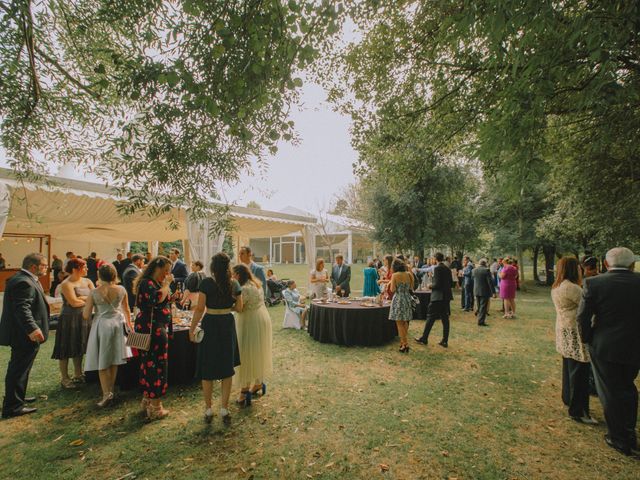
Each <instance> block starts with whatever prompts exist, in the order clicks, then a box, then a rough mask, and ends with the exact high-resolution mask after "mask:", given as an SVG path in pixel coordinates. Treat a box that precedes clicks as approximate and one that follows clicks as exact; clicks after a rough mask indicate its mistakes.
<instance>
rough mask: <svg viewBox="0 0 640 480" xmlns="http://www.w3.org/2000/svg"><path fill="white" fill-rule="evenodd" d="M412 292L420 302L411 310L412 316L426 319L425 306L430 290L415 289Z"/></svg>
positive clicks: (427, 304)
mask: <svg viewBox="0 0 640 480" xmlns="http://www.w3.org/2000/svg"><path fill="white" fill-rule="evenodd" d="M413 294H414V295H415V296H416V297H418V299H419V300H420V304H419V305H418V306H417V308H416V309H415V310H414V312H413V318H415V319H417V320H426V319H427V307H429V302H430V301H431V292H425V291H421V290H416V291H414V292H413Z"/></svg>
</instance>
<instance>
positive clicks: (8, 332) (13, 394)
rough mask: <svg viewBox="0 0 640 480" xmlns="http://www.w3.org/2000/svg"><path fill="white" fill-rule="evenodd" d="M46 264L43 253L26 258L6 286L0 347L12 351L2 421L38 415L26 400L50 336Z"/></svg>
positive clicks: (30, 399)
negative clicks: (33, 371)
mask: <svg viewBox="0 0 640 480" xmlns="http://www.w3.org/2000/svg"><path fill="white" fill-rule="evenodd" d="M46 273H47V260H46V258H45V257H44V256H43V255H42V254H40V253H31V254H29V255H27V256H26V257H24V260H23V261H22V269H21V270H20V271H19V272H18V273H16V274H15V275H14V276H12V277H11V278H10V279H9V280H8V281H7V284H6V287H5V292H4V303H3V307H2V318H0V345H6V346H10V347H11V359H10V360H9V364H8V365H7V375H6V377H5V380H4V383H5V394H4V402H3V403H2V417H3V418H9V417H17V416H20V415H27V414H29V413H33V412H35V411H36V410H37V409H35V408H29V407H26V406H25V403H31V402H34V401H35V400H36V399H35V397H31V398H30V397H27V396H26V393H27V383H28V382H29V372H30V371H31V367H32V366H33V361H34V360H35V359H36V355H37V354H38V350H39V349H40V344H41V343H42V342H44V341H45V340H46V339H47V337H48V335H49V305H48V304H47V302H46V300H45V296H44V295H45V294H44V290H43V288H42V285H41V284H40V281H39V280H38V277H41V276H43V275H46Z"/></svg>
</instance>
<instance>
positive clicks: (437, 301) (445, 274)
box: [415, 252, 453, 348]
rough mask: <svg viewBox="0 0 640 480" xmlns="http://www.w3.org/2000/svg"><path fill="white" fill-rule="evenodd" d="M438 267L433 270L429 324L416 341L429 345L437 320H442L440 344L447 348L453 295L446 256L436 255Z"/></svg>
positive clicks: (428, 314) (428, 312) (428, 315)
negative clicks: (445, 261) (445, 262)
mask: <svg viewBox="0 0 640 480" xmlns="http://www.w3.org/2000/svg"><path fill="white" fill-rule="evenodd" d="M435 257H436V260H437V262H438V265H436V267H435V268H434V269H433V281H432V283H431V301H430V302H429V307H428V308H427V322H426V324H425V326H424V332H422V336H421V337H419V338H416V339H415V341H416V342H418V343H421V344H423V345H426V344H427V343H429V333H431V329H432V328H433V324H434V323H435V322H436V320H438V319H440V320H442V341H441V342H440V343H439V344H438V345H440V346H442V347H445V348H447V347H448V346H449V315H450V314H451V305H450V302H451V300H453V294H452V293H451V269H450V268H449V267H447V266H446V265H445V264H444V255H443V254H442V253H440V252H438V253H436V255H435Z"/></svg>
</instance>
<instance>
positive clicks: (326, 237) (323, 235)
mask: <svg viewBox="0 0 640 480" xmlns="http://www.w3.org/2000/svg"><path fill="white" fill-rule="evenodd" d="M329 214H330V213H329V208H328V207H327V206H326V205H320V206H319V208H318V223H317V225H316V230H317V232H318V234H319V235H320V239H321V240H322V246H324V247H327V248H328V249H329V262H330V263H333V246H334V245H335V243H336V240H337V239H338V236H337V235H335V234H334V233H333V228H332V227H331V223H332V221H331V219H330V218H329Z"/></svg>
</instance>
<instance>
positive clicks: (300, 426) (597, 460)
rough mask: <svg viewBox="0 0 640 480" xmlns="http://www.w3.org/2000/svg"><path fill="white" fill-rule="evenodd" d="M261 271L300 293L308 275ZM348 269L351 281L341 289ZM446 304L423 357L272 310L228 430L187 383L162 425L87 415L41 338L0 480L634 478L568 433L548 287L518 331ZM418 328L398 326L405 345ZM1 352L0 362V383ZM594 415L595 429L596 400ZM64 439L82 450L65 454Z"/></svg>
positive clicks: (5, 440)
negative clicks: (331, 338)
mask: <svg viewBox="0 0 640 480" xmlns="http://www.w3.org/2000/svg"><path fill="white" fill-rule="evenodd" d="M275 270H276V275H278V276H279V277H281V278H284V277H292V278H296V279H297V280H298V283H299V284H300V286H303V285H305V284H306V281H305V280H304V279H305V278H306V274H307V271H306V270H307V268H306V266H277V267H276V268H275ZM361 270H362V267H361V266H360V265H358V266H356V267H354V272H353V281H352V286H353V288H354V289H360V288H361V285H362V280H361V278H362V277H361ZM358 282H359V283H358ZM458 305H459V297H456V299H455V300H454V302H453V303H452V307H453V308H452V309H453V311H454V314H453V317H452V333H451V338H450V348H449V349H448V350H444V349H442V348H440V347H438V346H437V345H435V343H436V342H435V340H438V338H439V335H440V332H441V327H440V324H437V325H436V327H435V328H434V332H433V340H434V341H433V342H432V344H430V345H429V346H428V347H420V346H418V345H416V348H412V351H411V353H410V354H409V355H402V354H400V353H398V352H397V345H396V343H395V342H394V343H392V344H389V345H386V346H383V347H378V348H346V347H341V346H337V345H327V344H320V343H317V342H315V341H313V340H312V339H311V338H310V337H309V336H308V335H307V334H305V333H304V332H299V331H291V330H282V329H281V328H280V325H281V322H282V317H283V309H282V307H276V308H272V309H270V310H269V311H270V313H271V315H272V319H273V325H274V352H273V356H274V375H273V377H272V378H271V379H269V380H268V389H269V390H268V393H267V395H266V396H265V397H264V398H262V399H259V400H258V401H256V402H255V403H254V406H253V407H252V408H251V409H248V410H238V409H236V408H235V407H232V414H233V426H232V427H231V428H230V429H228V430H224V429H223V428H222V427H221V426H220V425H219V419H218V418H217V417H216V419H214V424H213V425H211V426H208V427H207V426H205V425H204V423H203V422H202V413H203V404H202V399H201V391H200V388H199V387H198V385H197V384H194V385H193V386H191V387H186V388H179V387H171V386H170V389H169V394H168V396H167V397H166V402H165V403H166V406H167V407H168V408H169V409H170V410H171V415H170V416H169V417H168V418H167V419H166V420H164V421H159V422H154V423H146V422H144V421H143V419H142V417H141V416H140V415H139V413H138V400H139V398H138V394H137V393H136V392H129V393H123V394H122V396H121V397H122V400H121V402H120V403H119V404H118V405H116V406H114V407H113V408H110V409H108V410H106V411H99V410H97V408H96V407H95V406H94V404H95V401H96V400H97V398H98V396H99V391H98V386H97V385H87V386H85V387H84V388H82V389H81V390H78V391H63V390H61V389H60V387H59V386H58V385H59V383H58V371H57V364H56V362H55V361H53V360H50V355H51V349H52V347H53V338H51V339H50V340H49V341H48V342H47V343H46V344H45V345H43V348H42V350H41V352H40V354H39V355H38V358H37V361H36V364H35V366H34V369H33V374H32V378H31V381H30V393H31V394H34V395H38V396H40V395H46V396H48V399H47V400H42V399H41V400H39V401H38V404H37V406H38V407H39V408H40V410H39V412H38V413H37V414H35V415H32V416H29V417H23V418H16V419H11V420H8V421H2V422H0V449H1V451H2V452H3V461H1V462H0V478H30V477H31V478H38V479H40V478H56V479H76V478H87V479H90V478H91V479H92V478H104V479H116V478H119V477H121V476H124V475H127V474H129V473H132V474H133V475H131V476H128V477H126V478H134V477H136V478H149V479H156V478H176V479H199V478H202V479H204V478H207V479H211V478H216V479H217V478H231V479H236V478H238V479H249V478H254V479H272V478H275V479H299V478H301V479H304V478H322V479H342V478H388V479H414V478H425V479H431V478H444V479H448V478H458V479H539V478H553V479H576V478H580V479H599V478H608V479H630V478H637V475H638V465H637V461H635V460H629V459H626V458H624V457H621V456H620V455H618V454H617V453H616V452H614V451H613V450H611V449H609V448H608V447H606V446H605V445H604V442H603V441H602V436H603V434H604V432H605V430H604V426H603V425H600V426H597V427H587V426H582V425H577V424H575V423H574V422H571V421H570V420H568V419H567V414H566V410H565V408H564V406H563V405H562V402H561V401H560V357H559V356H558V355H557V354H556V353H555V349H554V317H555V313H554V310H553V306H552V305H551V302H550V300H549V291H548V290H547V289H543V288H538V287H531V286H528V288H527V291H526V292H522V293H521V295H519V298H518V318H517V319H516V320H511V321H509V320H503V319H502V318H501V317H500V316H499V314H498V312H497V308H498V303H497V302H495V303H494V304H493V305H492V315H491V317H489V323H490V325H491V326H490V327H489V328H486V329H478V327H477V326H476V325H475V322H474V317H473V315H472V314H464V313H461V312H460V310H459V306H458ZM423 325H424V322H422V321H414V322H412V323H411V332H410V333H411V334H412V336H413V335H416V334H418V333H419V332H420V331H421V330H422V328H423ZM8 354H9V351H8V349H6V348H5V349H2V350H0V368H2V369H4V368H5V367H6V362H7V360H8ZM215 394H216V399H217V395H218V390H216V393H215ZM234 394H235V392H234ZM592 410H593V414H594V416H595V417H596V418H598V419H600V420H601V419H602V418H603V416H602V409H601V407H600V405H599V402H598V400H597V399H595V398H594V399H592ZM77 439H81V440H83V444H82V445H80V446H71V445H70V443H71V442H72V441H74V440H77ZM381 464H384V465H388V467H389V470H388V471H387V472H386V473H382V470H381V467H380V465H381Z"/></svg>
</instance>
